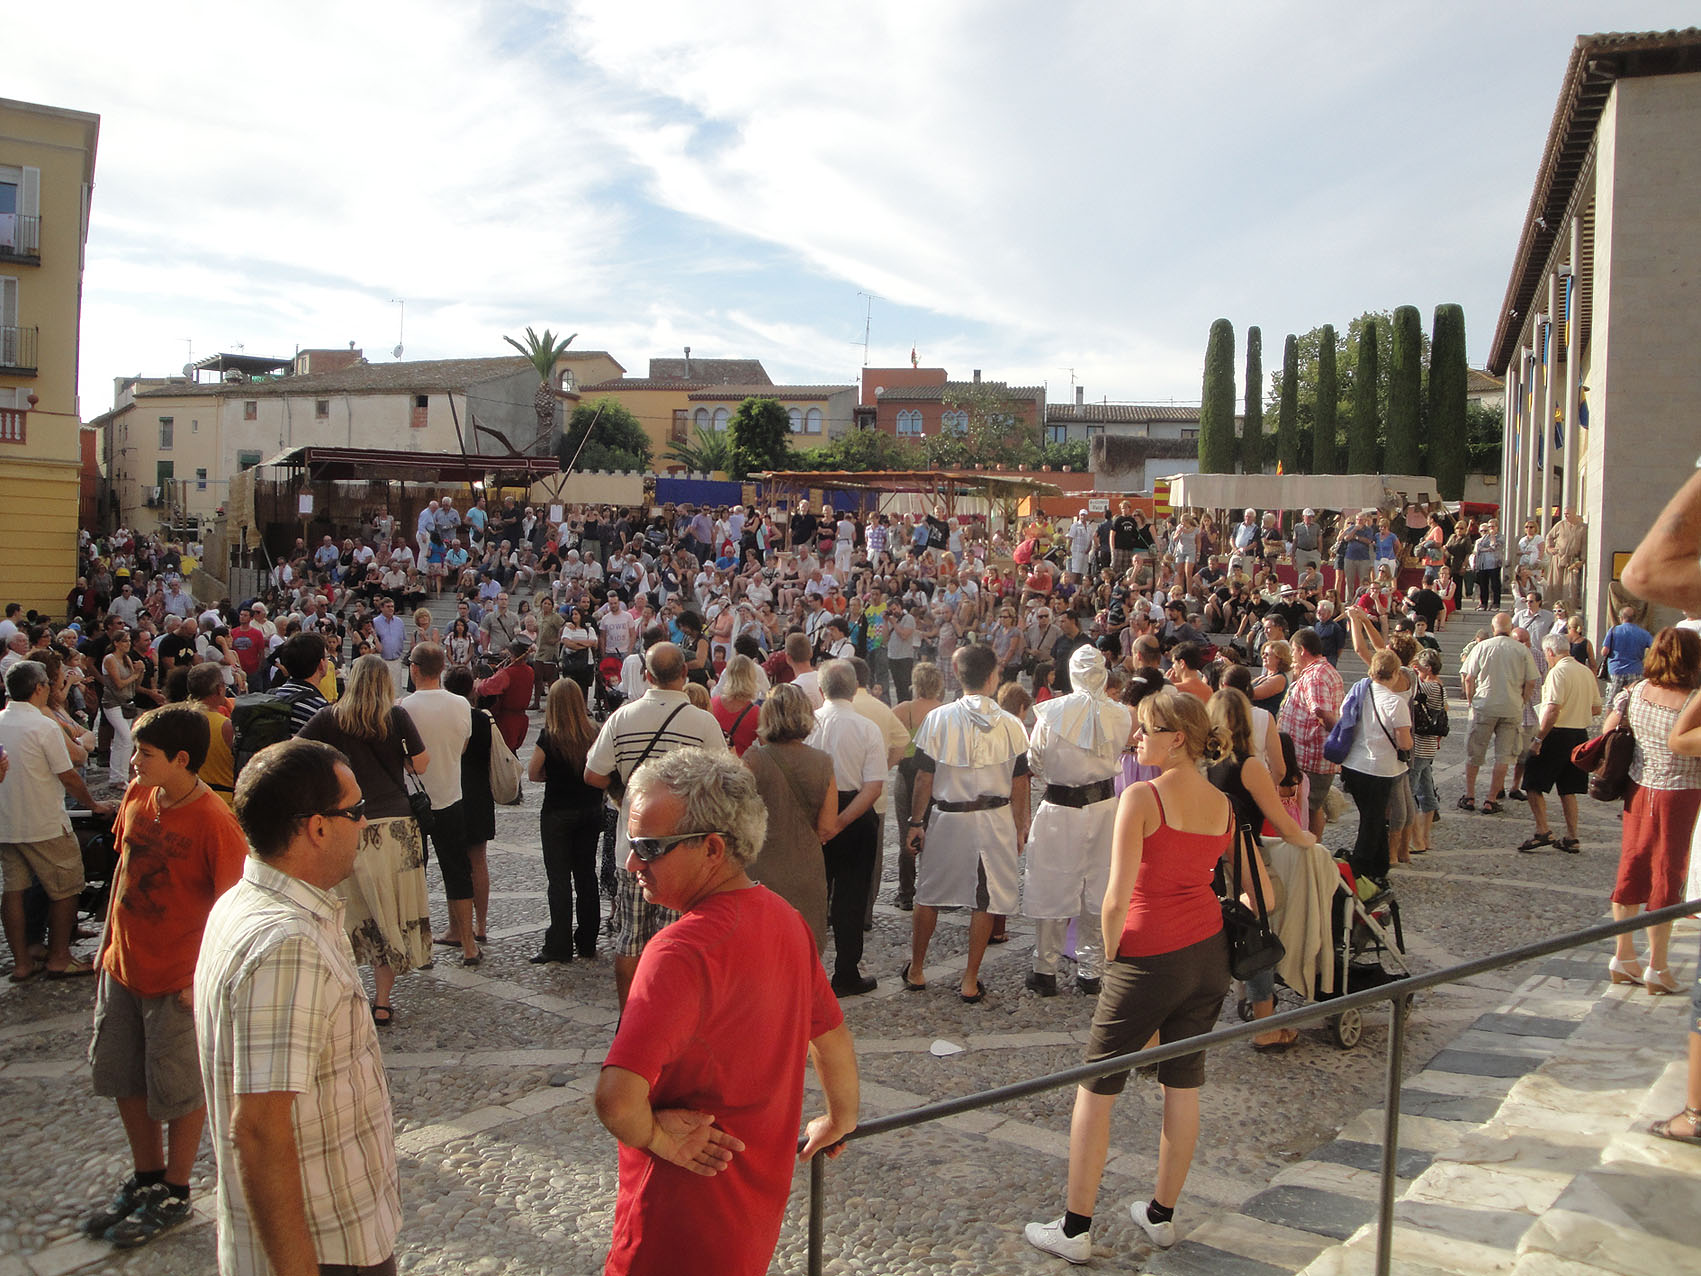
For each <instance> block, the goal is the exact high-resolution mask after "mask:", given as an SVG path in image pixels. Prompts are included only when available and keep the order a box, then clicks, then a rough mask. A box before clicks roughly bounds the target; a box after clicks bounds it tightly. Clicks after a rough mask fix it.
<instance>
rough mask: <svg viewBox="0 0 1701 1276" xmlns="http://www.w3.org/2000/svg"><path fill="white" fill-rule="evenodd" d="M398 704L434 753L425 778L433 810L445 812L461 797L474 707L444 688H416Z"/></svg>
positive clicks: (428, 751)
mask: <svg viewBox="0 0 1701 1276" xmlns="http://www.w3.org/2000/svg"><path fill="white" fill-rule="evenodd" d="M396 704H397V706H398V707H399V708H403V709H406V710H407V711H408V717H410V718H412V719H413V725H414V726H415V727H416V728H417V729H418V730H419V738H420V739H421V740H423V741H424V742H425V749H426V752H427V753H429V754H430V755H431V765H430V766H428V767H426V768H425V775H424V776H423V777H422V778H423V779H424V780H425V791H426V793H428V794H430V796H431V806H432V809H433V810H437V811H442V810H445V809H447V808H448V807H451V806H453V805H455V803H457V802H459V801H460V800H461V754H463V753H465V752H466V750H467V741H468V740H469V739H471V738H472V706H471V705H470V704H468V703H467V701H466V700H465V698H464V697H461V696H457V695H456V694H455V693H454V692H452V691H444V690H443V689H442V688H441V687H437V688H433V689H432V690H430V691H415V692H413V693H412V694H411V695H406V696H403V697H402V698H401V699H400V700H398V701H397V702H396Z"/></svg>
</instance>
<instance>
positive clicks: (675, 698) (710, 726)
mask: <svg viewBox="0 0 1701 1276" xmlns="http://www.w3.org/2000/svg"><path fill="white" fill-rule="evenodd" d="M675 709H678V710H679V712H678V713H677V714H675V713H674V710H675ZM664 722H665V723H666V724H667V728H666V730H663V729H662V724H663V723H664ZM658 733H659V734H658ZM651 740H654V741H655V742H656V745H655V748H654V749H650V750H649V756H650V757H652V758H658V757H661V756H662V755H663V754H666V753H671V752H673V750H675V749H684V748H691V747H695V748H699V749H707V750H708V751H709V752H710V753H725V752H726V751H727V748H726V736H725V734H723V733H722V731H721V724H720V723H719V722H717V721H716V720H715V715H714V714H712V713H710V712H709V711H708V710H706V709H699V708H698V707H697V706H696V705H694V704H692V703H691V702H690V701H689V700H687V699H686V698H685V693H684V692H683V691H670V690H666V689H664V688H662V687H651V688H650V689H649V691H648V692H646V693H645V694H644V695H642V696H640V697H639V698H638V699H636V700H633V701H632V702H630V703H629V704H624V705H621V706H620V708H618V709H616V710H615V711H614V712H613V713H612V714H610V715H609V718H608V721H607V722H605V723H603V724H602V731H601V732H599V733H598V735H597V738H596V742H595V743H594V744H592V745H591V749H590V752H589V753H588V754H586V755H585V769H586V770H587V771H594V772H596V773H597V774H598V775H616V774H618V775H619V776H620V778H621V779H623V780H630V779H631V778H632V772H633V771H634V770H636V769H637V766H638V759H639V758H641V757H643V756H644V752H645V750H646V749H649V746H650V741H651ZM630 800H631V792H630V790H628V792H627V794H626V796H625V797H623V798H622V799H621V803H620V819H619V820H617V821H616V823H615V854H616V862H619V860H621V859H624V858H625V854H626V805H627V803H628V802H629V801H630Z"/></svg>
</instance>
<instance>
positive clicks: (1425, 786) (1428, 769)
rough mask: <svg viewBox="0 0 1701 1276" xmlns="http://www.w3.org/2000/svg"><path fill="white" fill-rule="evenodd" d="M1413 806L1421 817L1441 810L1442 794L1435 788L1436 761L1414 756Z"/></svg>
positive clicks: (1412, 775) (1412, 773)
mask: <svg viewBox="0 0 1701 1276" xmlns="http://www.w3.org/2000/svg"><path fill="white" fill-rule="evenodd" d="M1410 778H1411V782H1412V804H1413V805H1414V806H1416V807H1417V809H1418V813H1419V814H1420V815H1433V814H1434V813H1435V812H1436V811H1439V810H1440V809H1441V794H1440V793H1438V792H1437V791H1436V788H1435V759H1434V758H1423V757H1419V756H1418V755H1417V754H1415V753H1414V754H1413V755H1412V771H1411V777H1410Z"/></svg>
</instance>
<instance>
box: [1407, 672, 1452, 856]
mask: <svg viewBox="0 0 1701 1276" xmlns="http://www.w3.org/2000/svg"><path fill="white" fill-rule="evenodd" d="M1412 668H1413V669H1415V670H1416V671H1417V676H1418V685H1417V696H1421V697H1423V703H1424V706H1425V707H1426V708H1427V709H1428V710H1429V712H1430V713H1431V715H1434V716H1436V717H1439V716H1441V715H1443V714H1445V713H1446V712H1447V688H1446V687H1445V686H1444V685H1443V684H1442V682H1441V653H1440V652H1439V651H1432V650H1429V649H1427V648H1426V649H1425V650H1423V651H1420V652H1418V653H1417V656H1416V657H1415V658H1414V659H1413V660H1412ZM1416 703H1417V701H1416V697H1414V698H1413V704H1414V705H1415V704H1416ZM1414 722H1415V716H1414ZM1440 752H1441V737H1440V736H1437V735H1430V734H1420V733H1419V732H1418V731H1417V730H1416V728H1415V726H1414V728H1413V731H1412V767H1411V774H1410V775H1409V776H1408V779H1409V780H1410V782H1411V789H1412V805H1413V806H1414V807H1416V808H1417V818H1416V819H1415V820H1414V821H1413V823H1412V834H1411V852H1412V854H1413V855H1420V854H1424V853H1426V852H1427V851H1428V850H1429V831H1430V829H1431V828H1432V827H1433V826H1434V824H1435V817H1436V815H1437V814H1439V813H1440V811H1441V795H1440V793H1439V792H1437V790H1436V787H1435V758H1436V755H1437V754H1438V753H1440Z"/></svg>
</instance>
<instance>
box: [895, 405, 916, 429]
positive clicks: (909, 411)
mask: <svg viewBox="0 0 1701 1276" xmlns="http://www.w3.org/2000/svg"><path fill="white" fill-rule="evenodd" d="M898 433H899V434H900V435H913V434H920V433H921V412H920V410H919V409H917V408H905V409H904V410H903V411H902V412H900V413H898Z"/></svg>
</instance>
